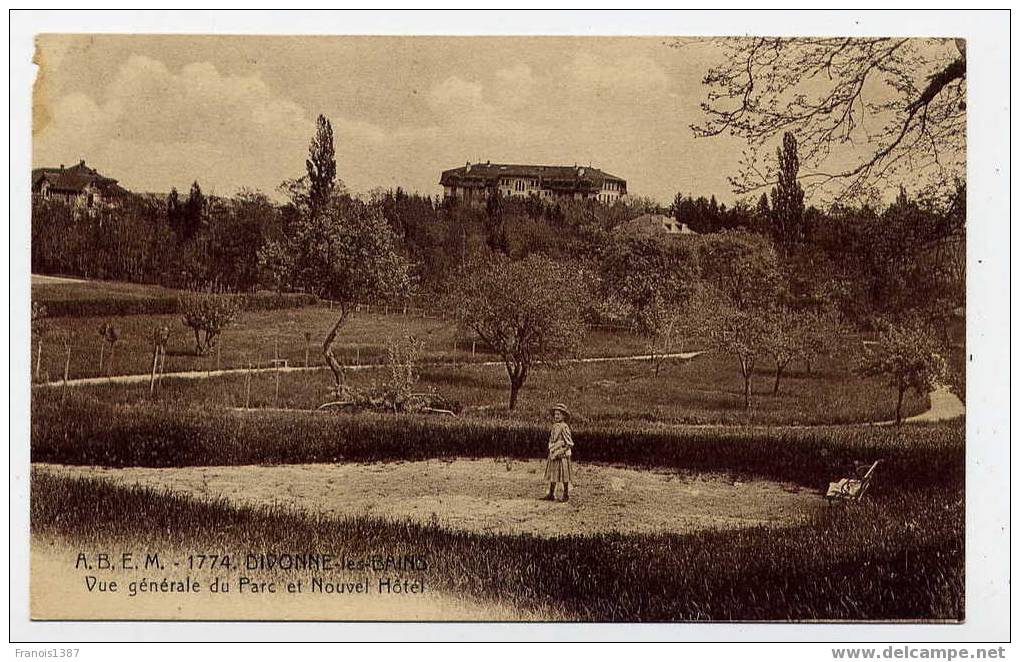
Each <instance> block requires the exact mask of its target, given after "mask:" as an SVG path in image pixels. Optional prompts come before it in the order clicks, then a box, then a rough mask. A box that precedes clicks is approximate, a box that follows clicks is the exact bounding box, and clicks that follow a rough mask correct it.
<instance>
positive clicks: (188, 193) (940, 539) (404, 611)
mask: <svg viewBox="0 0 1020 662" xmlns="http://www.w3.org/2000/svg"><path fill="white" fill-rule="evenodd" d="M833 25H834V27H838V24H833ZM947 27H951V26H947ZM718 31H719V34H720V35H721V36H682V35H681V36H668V35H663V36H650V35H645V34H635V35H630V36H611V35H604V36H573V35H559V36H555V35H544V36H524V35H521V36H511V35H488V36H480V35H477V36H456V35H452V34H451V35H446V36H441V35H427V34H422V35H381V34H380V35H346V36H340V35H338V36H325V35H318V36H310V35H298V34H294V35H272V34H264V35H258V34H243V35H242V34H237V35H225V34H143V33H135V34H112V33H69V32H46V33H39V34H36V35H34V36H33V39H34V48H35V52H34V59H33V64H34V69H35V71H36V74H35V77H34V87H33V95H32V100H31V172H30V173H29V172H28V171H27V169H26V171H25V172H23V173H21V172H19V171H17V170H12V179H15V178H18V177H22V178H26V179H27V178H28V177H30V178H31V184H30V196H31V203H30V213H31V219H30V229H31V237H30V267H31V269H30V281H31V284H30V288H31V333H30V339H29V340H28V341H27V342H26V346H25V347H22V348H20V349H19V348H17V347H13V346H12V348H11V349H12V352H15V351H20V352H22V353H24V354H26V356H28V357H29V360H28V363H29V368H30V382H31V386H30V402H31V405H30V430H31V433H30V440H28V439H26V440H25V442H24V443H25V445H26V446H29V445H30V462H31V464H30V468H26V470H25V471H26V480H27V482H28V487H27V489H28V493H29V496H28V505H27V508H28V520H29V525H30V533H29V534H28V541H29V542H28V544H29V568H30V574H29V577H28V591H29V616H30V618H31V619H32V620H33V621H106V620H113V621H123V620H129V621H131V620H139V621H177V620H180V621H224V620H225V621H347V622H351V621H353V622H364V621H369V622H374V621H379V622H434V621H436V622H451V621H453V622H528V623H535V622H543V623H545V622H552V623H702V622H705V623H734V622H740V623H777V622H778V623H890V624H895V623H928V624H959V623H963V622H965V621H966V620H967V619H968V614H969V612H970V609H971V607H972V605H971V604H969V603H968V600H967V595H968V591H967V589H968V581H969V578H968V573H967V571H966V568H967V565H966V561H967V553H968V551H970V550H971V548H969V547H968V544H967V543H968V530H967V526H966V524H967V508H968V499H967V491H966V487H967V483H968V482H969V481H970V480H978V481H980V480H981V477H980V476H969V475H968V469H967V453H968V448H967V438H968V434H967V422H966V421H967V418H966V413H967V404H968V398H967V393H968V389H967V380H966V375H967V373H968V370H967V361H968V359H967V357H968V351H972V348H970V347H969V346H968V343H967V330H968V324H969V323H968V314H967V310H968V306H967V276H968V271H969V269H971V268H972V266H973V265H971V264H968V259H967V254H968V251H967V234H968V233H967V228H968V211H967V210H968V206H967V189H968V126H967V117H968V55H967V54H968V47H969V46H971V43H970V42H969V41H968V40H967V39H966V38H965V37H964V36H963V35H955V34H952V33H951V32H948V33H940V34H937V35H933V36H930V37H920V36H918V37H915V36H908V37H901V36H883V35H881V34H878V35H874V36H862V35H860V34H857V33H856V32H854V33H853V34H842V35H841V34H839V32H837V31H834V32H833V33H831V34H815V35H801V36H768V35H765V34H763V35H761V36H755V35H754V34H753V33H752V34H743V31H734V34H741V35H742V36H726V34H727V33H728V32H729V30H727V26H726V23H725V21H723V22H721V23H720V24H719V25H718ZM25 185H26V186H28V184H27V182H26V183H25ZM25 220H26V222H27V221H28V220H29V219H25ZM12 222H13V221H12ZM26 225H28V223H26ZM24 278H25V279H26V280H27V279H28V278H29V275H28V274H27V273H26V274H25V276H24ZM26 388H29V387H26ZM971 505H973V504H971ZM1007 542H1008V541H1007V540H1006V539H1005V538H1004V537H1003V538H1002V539H1001V540H1000V543H1001V544H1002V545H1005V544H1007Z"/></svg>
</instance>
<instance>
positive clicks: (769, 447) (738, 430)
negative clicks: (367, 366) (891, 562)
mask: <svg viewBox="0 0 1020 662" xmlns="http://www.w3.org/2000/svg"><path fill="white" fill-rule="evenodd" d="M62 402H63V404H62ZM574 436H575V439H576V440H577V449H576V451H575V452H576V453H577V457H578V460H579V461H582V462H607V463H625V464H628V465H633V466H639V467H649V468H664V469H675V470H681V471H685V470H689V471H710V472H723V473H733V474H737V475H747V476H751V477H755V476H756V477H762V478H769V479H773V480H787V481H793V482H797V483H800V484H803V485H813V486H817V487H819V488H822V487H824V486H825V485H827V483H828V481H830V480H833V479H834V478H835V477H838V476H839V475H847V474H846V473H845V472H847V471H849V470H850V469H851V468H852V467H853V465H854V464H855V463H856V462H871V461H874V460H876V459H880V458H881V459H883V464H882V465H881V471H882V474H883V475H888V476H889V477H890V478H889V480H888V481H885V480H878V481H876V484H875V489H876V491H878V492H880V491H882V490H883V489H887V488H890V489H891V488H895V489H901V488H904V487H907V486H923V485H928V484H936V485H942V484H947V483H952V482H955V481H962V477H963V468H964V467H963V452H962V448H963V421H962V420H959V421H953V422H946V423H939V424H932V425H911V426H908V427H902V428H899V429H894V428H892V427H886V426H876V427H871V426H846V427H838V426H831V427H825V428H807V427H717V428H673V429H651V430H650V429H647V428H646V427H627V426H623V425H617V426H614V425H604V424H601V425H585V424H578V425H576V426H574ZM547 438H548V429H547V428H546V427H545V426H541V425H533V424H523V423H515V422H510V421H491V422H490V421H478V420H470V419H468V420H465V419H455V418H431V417H420V416H404V415H400V414H396V415H393V414H389V415H381V414H380V415H375V414H364V415H360V416H345V415H334V414H326V413H318V414H317V413H314V412H293V413H280V412H245V413H243V414H241V413H237V412H232V411H229V410H225V409H216V408H184V409H180V408H172V407H171V406H170V405H167V406H165V407H164V406H160V405H153V404H151V403H143V404H138V405H113V404H108V403H105V402H100V401H99V400H98V399H96V398H95V397H94V396H89V395H87V394H83V393H72V394H68V395H67V396H66V397H65V398H64V399H63V401H62V399H61V395H60V393H59V392H58V391H57V390H56V389H54V390H51V391H37V392H35V393H34V394H33V400H32V461H34V462H57V463H62V464H86V465H104V466H113V467H126V466H149V467H169V466H198V465H218V464H220V465H239V464H262V463H265V464H289V463H304V462H375V461H386V460H421V459H427V458H437V457H514V458H529V457H543V456H544V455H545V453H546V448H545V446H546V441H547ZM295 440H300V443H296V442H295Z"/></svg>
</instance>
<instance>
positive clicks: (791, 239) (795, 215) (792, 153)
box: [772, 131, 804, 246]
mask: <svg viewBox="0 0 1020 662" xmlns="http://www.w3.org/2000/svg"><path fill="white" fill-rule="evenodd" d="M776 157H777V159H778V160H779V181H777V182H776V185H775V186H774V187H773V188H772V233H773V238H774V239H775V240H776V243H777V244H779V245H781V246H787V245H789V244H792V243H796V242H798V241H800V240H801V239H803V238H804V188H803V187H802V186H801V185H800V182H798V181H797V173H798V171H799V170H800V158H799V157H798V156H797V139H796V138H794V137H793V134H792V133H790V132H789V131H787V132H786V133H784V134H783V146H782V147H778V148H776Z"/></svg>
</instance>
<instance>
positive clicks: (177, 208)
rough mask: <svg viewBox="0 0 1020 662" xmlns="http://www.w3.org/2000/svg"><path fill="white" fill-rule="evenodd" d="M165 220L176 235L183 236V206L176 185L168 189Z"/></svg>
mask: <svg viewBox="0 0 1020 662" xmlns="http://www.w3.org/2000/svg"><path fill="white" fill-rule="evenodd" d="M166 220H167V224H168V225H169V226H170V227H171V228H172V229H173V231H174V232H175V233H176V234H177V236H178V237H182V236H184V206H183V205H182V204H181V195H180V193H178V192H177V188H176V187H174V188H171V189H170V195H168V196H167V198H166Z"/></svg>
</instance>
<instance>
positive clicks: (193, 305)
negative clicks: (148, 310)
mask: <svg viewBox="0 0 1020 662" xmlns="http://www.w3.org/2000/svg"><path fill="white" fill-rule="evenodd" d="M240 310H241V305H240V301H239V299H238V297H236V296H230V295H225V294H191V295H188V296H186V297H183V298H182V299H181V300H180V311H181V314H182V315H183V321H184V325H185V326H187V327H191V330H192V331H194V332H195V352H196V353H197V354H198V355H200V356H201V355H203V354H205V353H206V352H208V351H209V350H210V349H211V348H213V347H215V346H216V342H217V339H218V337H219V335H220V334H221V333H223V331H224V329H226V328H227V327H228V326H230V325H231V324H232V323H233V322H234V320H235V319H236V318H237V315H238V313H239V312H240Z"/></svg>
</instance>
